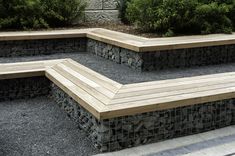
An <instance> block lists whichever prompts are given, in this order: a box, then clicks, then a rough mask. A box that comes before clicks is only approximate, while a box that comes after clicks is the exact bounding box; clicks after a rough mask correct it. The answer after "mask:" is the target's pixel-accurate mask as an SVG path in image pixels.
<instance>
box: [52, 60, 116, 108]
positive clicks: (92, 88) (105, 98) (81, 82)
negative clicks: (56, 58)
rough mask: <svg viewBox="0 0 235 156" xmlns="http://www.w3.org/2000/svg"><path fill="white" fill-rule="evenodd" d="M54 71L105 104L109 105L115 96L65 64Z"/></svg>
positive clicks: (56, 67)
mask: <svg viewBox="0 0 235 156" xmlns="http://www.w3.org/2000/svg"><path fill="white" fill-rule="evenodd" d="M52 69H54V70H55V71H57V72H58V73H59V74H61V75H62V76H64V77H65V78H67V79H68V80H70V81H71V82H73V83H74V84H76V85H77V86H78V87H81V88H82V89H83V90H85V91H87V92H88V93H90V94H91V95H92V96H94V97H95V98H97V99H98V100H100V101H102V102H103V103H105V104H108V103H109V102H110V100H111V98H113V96H114V95H115V94H114V93H113V92H110V91H109V90H107V89H106V88H104V87H102V86H101V85H99V84H97V83H96V82H94V81H92V80H90V79H88V78H86V77H85V76H83V75H82V74H80V73H78V72H76V71H74V70H72V69H71V68H69V67H67V66H65V65H64V64H58V65H56V66H54V67H52Z"/></svg>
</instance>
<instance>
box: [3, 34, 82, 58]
mask: <svg viewBox="0 0 235 156" xmlns="http://www.w3.org/2000/svg"><path fill="white" fill-rule="evenodd" d="M85 51H86V38H64V39H42V40H19V41H17V40H16V41H0V57H12V56H13V57H14V56H33V55H48V54H54V53H75V52H85Z"/></svg>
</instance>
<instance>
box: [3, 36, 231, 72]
mask: <svg viewBox="0 0 235 156" xmlns="http://www.w3.org/2000/svg"><path fill="white" fill-rule="evenodd" d="M76 52H90V53H93V54H95V55H98V56H101V57H103V58H106V59H109V60H112V61H114V62H116V63H118V64H125V65H127V66H129V67H131V68H133V69H135V70H138V71H152V70H162V69H170V68H188V67H193V66H206V65H214V64H221V63H231V62H235V53H234V52H235V45H221V46H211V47H201V48H188V49H177V50H165V51H155V52H135V51H132V50H128V49H125V48H120V47H117V46H113V45H110V44H106V43H103V42H100V41H96V40H93V39H86V38H64V39H42V40H19V41H17V40H16V41H0V57H14V56H32V55H48V54H54V53H76Z"/></svg>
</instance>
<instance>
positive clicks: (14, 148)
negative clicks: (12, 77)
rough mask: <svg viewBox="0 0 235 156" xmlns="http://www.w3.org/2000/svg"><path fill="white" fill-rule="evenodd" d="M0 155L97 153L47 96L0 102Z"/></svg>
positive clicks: (61, 155)
mask: <svg viewBox="0 0 235 156" xmlns="http://www.w3.org/2000/svg"><path fill="white" fill-rule="evenodd" d="M0 108H1V109H0V156H21V155H24V156H38V155H52V156H67V155H69V156H73V155H74V156H85V155H92V154H96V153H98V151H97V150H95V149H94V147H93V146H92V144H91V141H90V140H89V139H88V138H87V137H86V135H85V134H84V133H83V132H81V131H80V130H79V129H78V128H77V126H76V124H75V123H74V122H73V121H71V120H70V119H69V118H68V117H67V116H66V114H65V112H63V111H62V110H60V108H59V107H58V106H57V105H56V104H55V103H54V102H53V101H52V100H50V99H49V98H46V97H39V98H35V99H30V100H15V101H12V102H1V103H0Z"/></svg>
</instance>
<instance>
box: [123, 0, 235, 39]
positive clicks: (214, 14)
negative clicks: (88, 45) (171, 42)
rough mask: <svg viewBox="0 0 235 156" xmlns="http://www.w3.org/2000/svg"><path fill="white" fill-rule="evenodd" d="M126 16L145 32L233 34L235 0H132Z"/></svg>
mask: <svg viewBox="0 0 235 156" xmlns="http://www.w3.org/2000/svg"><path fill="white" fill-rule="evenodd" d="M125 17H126V19H128V21H130V22H131V23H132V24H135V25H136V26H137V27H139V28H140V29H141V30H143V31H146V32H157V33H162V34H163V35H165V36H173V35H174V34H176V33H183V34H185V33H192V34H209V33H231V32H232V31H233V28H234V27H235V0H144V1H143V0H130V1H129V2H127V7H126V12H125Z"/></svg>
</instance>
